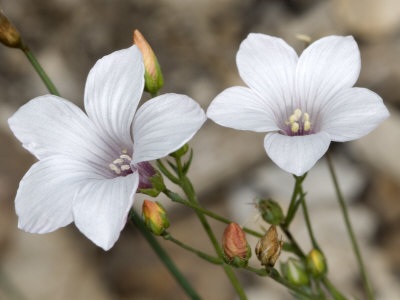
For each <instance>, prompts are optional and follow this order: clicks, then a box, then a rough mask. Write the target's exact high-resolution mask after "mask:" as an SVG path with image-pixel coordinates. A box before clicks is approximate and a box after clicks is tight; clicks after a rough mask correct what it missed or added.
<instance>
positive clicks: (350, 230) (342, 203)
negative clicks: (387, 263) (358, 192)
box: [326, 153, 375, 300]
mask: <svg viewBox="0 0 400 300" xmlns="http://www.w3.org/2000/svg"><path fill="white" fill-rule="evenodd" d="M326 159H327V162H328V167H329V172H330V174H331V177H332V181H333V185H334V186H335V191H336V196H337V199H338V202H339V205H340V209H341V211H342V214H343V218H344V221H345V224H346V228H347V232H348V234H349V237H350V240H351V244H352V246H353V250H354V254H355V255H356V258H357V263H358V266H359V268H360V273H361V277H362V280H363V283H364V287H365V291H366V293H367V296H368V299H369V300H373V299H375V298H374V293H373V291H372V287H371V284H370V282H369V280H368V276H367V272H366V270H365V266H364V262H363V258H362V255H361V251H360V248H359V247H358V243H357V239H356V236H355V234H354V231H353V227H352V225H351V222H350V218H349V214H348V212H347V207H346V203H345V201H344V198H343V194H342V191H341V190H340V187H339V182H338V180H337V176H336V172H335V169H334V167H333V163H332V159H331V157H330V155H329V153H327V155H326Z"/></svg>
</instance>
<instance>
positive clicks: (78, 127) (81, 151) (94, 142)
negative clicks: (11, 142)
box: [8, 95, 120, 176]
mask: <svg viewBox="0 0 400 300" xmlns="http://www.w3.org/2000/svg"><path fill="white" fill-rule="evenodd" d="M8 124H9V126H10V128H11V130H12V132H13V133H14V135H15V136H16V137H17V138H18V139H19V140H20V141H21V142H22V145H23V146H24V148H26V149H27V150H28V151H29V152H31V153H32V154H33V155H35V156H36V157H37V158H38V159H44V158H46V157H50V156H52V155H59V154H61V155H65V156H66V157H71V158H75V159H78V160H80V161H82V162H86V163H87V164H90V165H92V166H93V168H96V169H97V170H98V172H99V173H104V176H111V175H112V173H111V171H110V170H109V169H108V164H109V162H110V161H112V159H114V158H115V153H114V152H113V151H114V150H113V149H112V147H113V145H112V144H111V145H110V143H108V144H107V143H106V142H105V140H104V139H102V138H101V137H100V136H99V134H98V132H97V130H96V128H94V126H93V124H92V122H91V121H90V120H89V118H88V117H87V115H85V113H84V112H83V111H82V110H81V109H80V108H79V107H77V106H76V105H74V104H73V103H71V102H69V101H67V100H65V99H63V98H60V97H57V96H53V95H46V96H41V97H37V98H35V99H33V100H31V101H29V102H28V103H27V104H25V105H23V106H22V107H20V108H19V109H18V111H17V112H16V113H15V114H14V115H13V116H12V117H11V118H10V119H8ZM118 151H120V150H118ZM117 153H119V152H117Z"/></svg>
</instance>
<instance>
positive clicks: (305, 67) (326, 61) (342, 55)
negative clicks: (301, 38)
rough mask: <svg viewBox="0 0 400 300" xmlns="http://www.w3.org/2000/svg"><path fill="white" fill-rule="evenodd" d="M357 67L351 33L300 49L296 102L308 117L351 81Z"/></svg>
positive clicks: (357, 58)
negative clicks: (302, 50)
mask: <svg viewBox="0 0 400 300" xmlns="http://www.w3.org/2000/svg"><path fill="white" fill-rule="evenodd" d="M360 69H361V58H360V51H359V49H358V46H357V43H356V41H355V40H354V38H353V37H352V36H347V37H341V36H328V37H325V38H322V39H319V40H317V41H316V42H314V43H312V44H311V45H310V46H309V47H308V48H307V49H306V50H304V52H303V53H302V54H301V56H300V58H299V62H298V64H297V71H296V99H297V100H298V104H297V106H298V107H299V108H300V109H302V110H303V111H305V112H308V113H309V114H310V116H311V118H312V117H313V116H315V115H316V114H318V112H319V109H320V107H321V106H323V105H324V103H325V102H326V101H329V100H330V99H331V98H332V97H333V96H334V95H335V94H336V93H337V92H338V91H339V90H341V89H344V88H350V87H352V86H353V85H354V83H355V82H356V81H357V79H358V76H359V74H360Z"/></svg>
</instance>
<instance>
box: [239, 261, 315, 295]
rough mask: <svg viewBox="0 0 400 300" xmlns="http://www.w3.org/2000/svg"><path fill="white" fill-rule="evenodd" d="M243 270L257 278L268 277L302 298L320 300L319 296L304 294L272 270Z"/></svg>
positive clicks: (249, 268) (251, 268) (248, 268)
mask: <svg viewBox="0 0 400 300" xmlns="http://www.w3.org/2000/svg"><path fill="white" fill-rule="evenodd" d="M244 269H246V270H247V271H250V272H253V273H255V274H257V275H259V276H268V277H270V278H271V279H273V280H275V281H276V282H278V283H280V284H282V285H283V286H285V287H287V288H288V289H289V290H291V291H293V292H295V293H298V294H300V295H302V296H304V297H307V299H322V297H320V296H316V295H313V294H309V293H306V292H305V291H304V290H302V289H301V288H299V287H298V286H296V285H294V284H292V283H290V282H289V281H287V280H286V279H284V278H283V277H282V276H281V275H279V272H278V271H277V270H275V269H274V268H270V269H269V270H268V269H267V268H263V269H257V268H253V267H250V266H247V267H245V268H244Z"/></svg>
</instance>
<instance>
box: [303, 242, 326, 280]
mask: <svg viewBox="0 0 400 300" xmlns="http://www.w3.org/2000/svg"><path fill="white" fill-rule="evenodd" d="M307 268H308V269H309V270H310V272H311V274H313V276H315V277H320V276H321V275H324V274H325V273H326V271H327V267H326V261H325V257H324V255H323V254H322V253H321V251H319V250H317V249H313V250H311V251H310V253H308V255H307Z"/></svg>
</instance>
